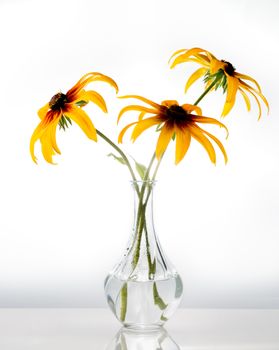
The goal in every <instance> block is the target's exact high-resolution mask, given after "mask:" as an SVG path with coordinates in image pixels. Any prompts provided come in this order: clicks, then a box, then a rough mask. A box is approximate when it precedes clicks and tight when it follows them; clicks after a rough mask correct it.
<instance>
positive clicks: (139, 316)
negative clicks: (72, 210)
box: [104, 181, 183, 329]
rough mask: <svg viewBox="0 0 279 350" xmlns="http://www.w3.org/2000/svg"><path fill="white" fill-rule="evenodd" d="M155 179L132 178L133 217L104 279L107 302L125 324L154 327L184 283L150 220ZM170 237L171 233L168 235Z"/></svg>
mask: <svg viewBox="0 0 279 350" xmlns="http://www.w3.org/2000/svg"><path fill="white" fill-rule="evenodd" d="M154 187H155V182H154V181H134V182H132V188H133V191H134V220H133V227H132V230H131V235H130V239H129V241H128V245H127V248H126V249H125V252H124V254H123V256H122V259H121V261H120V262H119V263H118V264H117V265H116V266H115V267H114V269H113V270H112V271H111V272H110V273H109V275H108V276H107V278H106V280H105V285H104V287H105V294H106V298H107V302H108V305H109V307H110V309H111V310H112V312H113V313H114V315H115V316H116V318H117V319H118V320H119V321H120V322H121V323H122V324H123V325H124V326H126V327H129V328H134V329H153V328H154V329H156V328H158V327H160V326H162V325H163V324H164V323H165V322H166V321H167V320H168V319H169V318H170V317H171V316H172V314H173V313H174V311H175V310H176V309H177V307H178V305H179V303H180V300H181V298H182V292H183V285H182V281H181V278H180V276H179V274H178V273H177V271H176V269H175V268H174V266H173V265H172V264H171V263H170V261H169V260H168V259H167V257H166V255H165V254H164V252H163V250H162V248H161V245H160V242H159V240H158V237H157V234H156V232H155V229H154V223H153V192H154ZM170 239H171V237H170Z"/></svg>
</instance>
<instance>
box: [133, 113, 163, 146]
mask: <svg viewBox="0 0 279 350" xmlns="http://www.w3.org/2000/svg"><path fill="white" fill-rule="evenodd" d="M160 122H161V121H160V120H159V118H158V117H157V116H156V117H151V118H147V119H144V120H141V121H139V122H138V123H137V125H136V126H135V128H134V130H133V132H132V135H131V139H132V140H133V142H134V141H136V139H137V138H138V137H139V136H140V135H141V134H142V133H143V131H145V130H146V129H148V128H150V127H151V126H154V125H157V124H160Z"/></svg>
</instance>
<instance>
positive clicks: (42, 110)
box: [37, 103, 50, 119]
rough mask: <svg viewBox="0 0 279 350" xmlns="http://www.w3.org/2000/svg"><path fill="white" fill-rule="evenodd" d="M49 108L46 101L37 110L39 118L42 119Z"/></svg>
mask: <svg viewBox="0 0 279 350" xmlns="http://www.w3.org/2000/svg"><path fill="white" fill-rule="evenodd" d="M49 109H50V107H49V103H46V104H45V105H44V106H43V107H41V108H40V109H39V110H38V112H37V113H38V116H39V117H40V119H43V118H44V117H45V116H46V114H47V112H48V110H49Z"/></svg>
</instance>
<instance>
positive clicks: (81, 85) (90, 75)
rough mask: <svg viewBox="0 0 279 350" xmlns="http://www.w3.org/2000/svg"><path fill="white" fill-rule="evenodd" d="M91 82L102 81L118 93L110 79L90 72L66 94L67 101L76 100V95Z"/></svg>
mask: <svg viewBox="0 0 279 350" xmlns="http://www.w3.org/2000/svg"><path fill="white" fill-rule="evenodd" d="M93 81H103V82H105V83H108V84H110V85H111V86H112V87H114V88H115V90H116V92H118V86H117V84H116V82H115V81H114V80H113V79H111V78H110V77H108V76H107V75H104V74H101V73H98V72H90V73H87V74H85V75H84V76H83V77H81V79H80V80H79V81H78V82H77V83H76V84H75V85H74V86H73V87H72V88H71V89H70V90H69V91H68V92H67V94H66V95H67V99H68V101H69V102H73V101H74V100H76V97H77V94H78V93H79V92H80V91H81V90H82V89H84V87H85V86H86V85H88V84H89V83H91V82H93Z"/></svg>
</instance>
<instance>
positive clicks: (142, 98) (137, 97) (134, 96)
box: [118, 95, 160, 109]
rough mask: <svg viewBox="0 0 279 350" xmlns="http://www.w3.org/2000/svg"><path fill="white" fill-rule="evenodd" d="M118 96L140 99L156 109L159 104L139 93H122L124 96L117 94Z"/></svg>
mask: <svg viewBox="0 0 279 350" xmlns="http://www.w3.org/2000/svg"><path fill="white" fill-rule="evenodd" d="M118 98H135V99H137V100H140V101H143V102H145V103H147V104H149V105H150V106H152V107H154V108H156V109H159V108H160V105H159V104H158V103H155V102H153V101H151V100H149V99H148V98H145V97H142V96H139V95H124V96H118Z"/></svg>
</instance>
